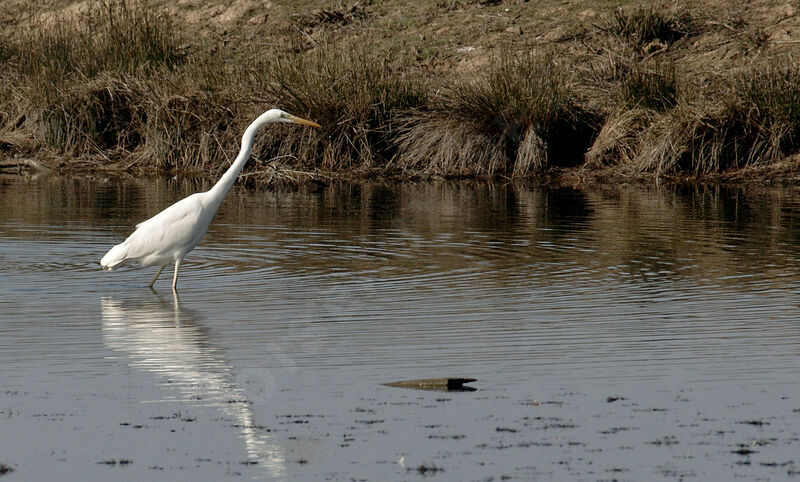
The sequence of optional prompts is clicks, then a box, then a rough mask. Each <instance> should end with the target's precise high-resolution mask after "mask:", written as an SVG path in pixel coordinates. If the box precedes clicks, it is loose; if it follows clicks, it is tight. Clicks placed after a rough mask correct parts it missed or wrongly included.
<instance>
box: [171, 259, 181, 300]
mask: <svg viewBox="0 0 800 482" xmlns="http://www.w3.org/2000/svg"><path fill="white" fill-rule="evenodd" d="M180 267H181V260H179V259H176V260H175V274H173V275H172V291H174V292H176V293H177V292H178V268H180Z"/></svg>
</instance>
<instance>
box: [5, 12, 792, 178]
mask: <svg viewBox="0 0 800 482" xmlns="http://www.w3.org/2000/svg"><path fill="white" fill-rule="evenodd" d="M598 5H599V6H598ZM676 5H677V4H663V5H662V4H658V5H655V4H650V3H648V4H638V3H632V2H606V3H600V4H598V3H597V2H586V4H585V5H580V4H578V5H573V4H567V5H564V4H562V3H561V2H555V1H542V2H524V1H513V0H506V1H455V2H435V1H430V2H404V1H401V0H394V1H391V2H359V3H346V4H344V3H329V2H312V1H306V2H294V3H292V4H291V5H274V4H268V5H266V6H265V4H264V3H263V2H256V1H252V2H251V1H246V0H240V1H237V2H233V4H231V3H230V2H228V3H222V2H220V3H218V4H217V3H216V2H214V1H209V2H181V6H174V5H172V4H171V3H167V2H157V1H155V2H134V1H133V0H128V1H127V2H124V1H110V0H109V1H103V2H97V1H91V2H88V3H87V2H81V3H71V2H59V1H55V0H53V1H43V2H40V3H37V4H36V6H35V8H36V10H34V6H31V5H30V4H29V3H17V2H9V3H6V4H4V5H3V6H2V7H0V21H2V22H3V24H4V26H5V28H4V29H3V30H2V34H0V63H1V64H2V65H0V77H1V78H0V155H1V156H3V157H5V158H13V157H14V156H17V157H20V158H25V157H34V158H37V159H38V160H39V161H40V162H43V163H46V164H47V165H49V166H50V167H53V168H57V169H75V168H81V169H90V170H104V171H105V170H109V171H114V170H120V169H121V170H126V171H144V172H151V171H158V172H187V173H206V174H210V175H215V174H217V173H218V172H220V171H221V170H223V169H225V168H226V167H227V165H228V163H229V162H230V160H232V159H233V158H234V157H235V155H236V152H237V151H238V143H239V137H240V135H241V133H242V132H243V130H244V127H245V126H246V125H247V124H248V123H249V122H250V121H251V120H252V119H253V118H254V117H255V116H257V115H258V114H259V113H260V112H262V111H263V110H265V109H266V108H269V107H272V106H280V107H281V108H284V109H285V110H288V111H290V112H292V113H295V114H297V115H301V116H304V117H308V118H311V119H314V120H316V121H317V122H319V123H320V124H322V125H323V128H322V129H320V130H318V131H314V132H312V131H310V130H307V129H293V128H291V127H290V126H287V127H271V128H269V129H266V130H265V131H264V132H263V134H262V135H260V136H259V139H258V141H257V143H256V146H255V148H254V151H253V153H254V161H253V162H251V164H250V165H249V166H248V168H247V170H246V175H247V178H248V179H254V180H259V181H264V182H271V181H276V180H284V181H285V180H295V181H297V180H302V179H307V178H312V177H319V176H330V175H347V176H367V177H375V176H399V177H402V178H415V177H427V176H431V175H436V176H443V177H484V176H487V177H498V176H500V177H508V178H512V177H516V178H523V177H531V176H537V175H550V174H553V173H561V174H563V173H567V174H568V175H569V176H572V177H575V176H576V175H577V176H579V177H581V178H586V177H608V176H613V177H619V178H629V177H636V178H640V177H658V178H664V177H667V178H669V177H693V178H694V177H714V176H723V177H725V176H727V177H740V178H757V179H762V178H765V177H783V178H793V177H794V172H795V171H796V169H797V165H798V163H797V161H798V159H799V158H798V152H799V151H800V68H799V67H798V66H797V65H796V63H795V62H794V61H793V54H794V55H796V54H797V53H798V52H795V50H797V48H798V47H797V45H800V44H797V43H795V42H794V39H795V38H800V36H798V35H797V34H800V18H799V17H798V16H797V15H796V14H795V12H794V10H793V8H792V7H790V6H785V5H783V4H779V3H778V2H769V1H764V2H757V3H754V2H751V3H731V2H721V1H720V2H697V3H693V2H684V3H681V4H680V5H677V6H676Z"/></svg>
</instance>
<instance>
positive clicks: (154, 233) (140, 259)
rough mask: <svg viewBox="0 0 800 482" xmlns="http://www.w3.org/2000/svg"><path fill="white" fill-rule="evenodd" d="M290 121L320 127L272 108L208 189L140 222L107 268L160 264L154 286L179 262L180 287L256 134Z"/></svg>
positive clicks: (104, 261)
mask: <svg viewBox="0 0 800 482" xmlns="http://www.w3.org/2000/svg"><path fill="white" fill-rule="evenodd" d="M272 122H286V123H293V124H302V125H307V126H312V127H320V125H319V124H317V123H316V122H312V121H310V120H306V119H302V118H300V117H296V116H293V115H291V114H289V113H287V112H284V111H282V110H280V109H270V110H268V111H266V112H264V113H263V114H261V115H260V116H259V117H258V119H256V120H255V121H253V123H252V124H250V125H249V126H248V127H247V129H246V130H245V131H244V135H243V136H242V148H241V150H240V151H239V155H238V156H236V160H235V161H233V164H231V167H229V168H228V170H227V171H225V174H223V175H222V177H221V178H220V180H219V181H217V183H216V184H214V187H212V188H211V189H209V190H208V191H206V192H198V193H195V194H192V195H191V196H189V197H186V198H184V199H181V200H180V201H178V202H176V203H175V204H173V205H172V206H170V207H168V208H167V209H165V210H163V211H161V212H160V213H158V214H156V215H155V216H153V217H152V218H150V219H148V220H146V221H142V222H141V223H139V224H137V225H136V231H134V232H133V233H132V234H131V235H130V236H128V239H126V240H125V241H123V242H122V243H120V244H118V245H116V246H114V247H113V248H111V249H110V250H109V251H108V253H106V255H105V256H103V259H102V260H100V264H101V265H102V266H103V269H106V270H111V269H114V268H117V267H119V266H124V265H126V264H129V263H136V264H139V265H140V266H160V268H158V272H157V273H156V275H155V276H153V280H152V281H150V288H152V287H153V283H155V282H156V279H158V276H159V275H160V274H161V272H162V271H163V270H164V267H165V266H166V265H167V264H169V263H171V262H174V263H175V273H174V274H173V276H172V290H173V291H177V286H178V269H179V268H180V266H181V261H183V257H184V256H186V253H188V252H189V251H191V250H192V249H194V247H195V246H197V244H198V243H200V240H201V239H203V236H205V234H206V231H207V230H208V226H209V225H210V224H211V219H212V218H213V217H214V214H216V213H217V209H219V206H220V204H222V200H223V199H224V198H225V195H226V194H227V193H228V191H230V189H231V186H233V183H234V181H236V178H237V177H238V176H239V173H240V172H242V168H243V167H244V165H245V163H246V162H247V159H248V158H249V157H250V150H251V149H252V148H253V137H255V135H256V132H258V130H259V129H261V128H262V127H264V126H265V125H266V124H269V123H272Z"/></svg>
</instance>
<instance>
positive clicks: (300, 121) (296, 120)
mask: <svg viewBox="0 0 800 482" xmlns="http://www.w3.org/2000/svg"><path fill="white" fill-rule="evenodd" d="M289 120H290V121H292V122H294V123H295V124H302V125H304V126H311V127H318V128H319V127H322V126H321V125H319V124H317V123H316V122H314V121H310V120H308V119H303V118H302V117H297V116H296V115H291V114H289Z"/></svg>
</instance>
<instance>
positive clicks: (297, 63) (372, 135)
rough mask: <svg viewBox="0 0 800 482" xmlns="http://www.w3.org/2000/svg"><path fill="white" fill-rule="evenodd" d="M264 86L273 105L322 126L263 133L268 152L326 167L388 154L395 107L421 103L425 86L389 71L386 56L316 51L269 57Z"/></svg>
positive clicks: (359, 164) (377, 160) (368, 163)
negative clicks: (314, 129) (315, 130)
mask: <svg viewBox="0 0 800 482" xmlns="http://www.w3.org/2000/svg"><path fill="white" fill-rule="evenodd" d="M269 71H271V72H273V74H272V76H271V80H272V81H271V82H270V83H269V85H267V86H266V88H265V92H266V93H267V95H269V96H270V97H271V99H274V100H273V101H274V102H275V103H276V104H277V105H281V106H284V107H285V109H286V110H288V111H290V112H294V113H297V114H298V115H301V116H306V115H307V116H309V117H313V118H314V120H315V121H317V122H318V123H320V124H321V125H322V129H321V130H320V131H319V135H314V134H313V133H311V131H308V130H297V129H294V130H289V131H285V130H280V131H278V130H274V131H272V134H270V133H267V134H266V136H265V138H264V144H266V145H265V147H269V150H271V151H272V152H274V153H275V154H276V155H278V156H281V155H290V154H294V155H297V156H299V157H301V158H303V159H306V160H312V161H313V162H314V164H315V165H316V166H317V167H320V168H323V169H330V170H338V169H352V168H371V167H373V166H376V165H382V164H385V162H386V160H388V159H389V158H391V157H392V156H393V155H394V149H395V147H394V145H393V143H392V142H391V139H392V138H393V136H394V131H395V129H396V115H397V112H401V111H406V110H408V109H412V108H415V107H419V106H421V105H424V104H425V103H426V101H427V90H426V88H425V86H424V85H423V84H422V83H421V82H419V81H417V80H416V79H413V78H408V77H403V76H399V75H397V74H396V73H395V72H394V71H393V69H392V68H391V67H390V64H389V59H388V57H384V56H382V55H380V54H373V53H366V52H363V51H361V52H359V51H345V52H340V51H335V50H333V49H318V50H316V51H315V52H311V53H309V54H307V55H302V56H300V55H299V56H293V57H285V58H276V59H275V60H274V62H273V63H272V64H271V65H270V68H269Z"/></svg>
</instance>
